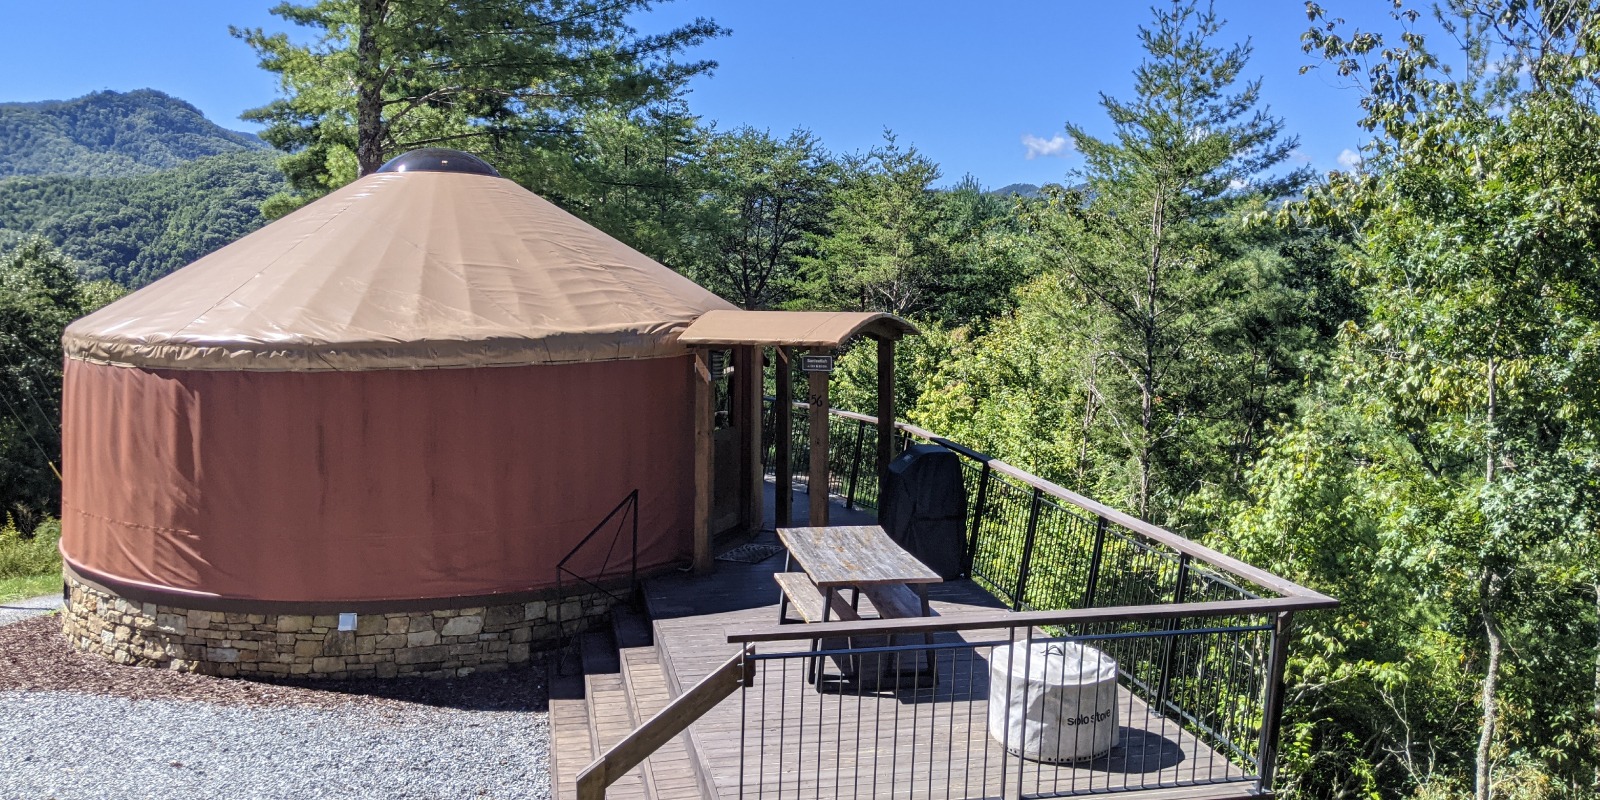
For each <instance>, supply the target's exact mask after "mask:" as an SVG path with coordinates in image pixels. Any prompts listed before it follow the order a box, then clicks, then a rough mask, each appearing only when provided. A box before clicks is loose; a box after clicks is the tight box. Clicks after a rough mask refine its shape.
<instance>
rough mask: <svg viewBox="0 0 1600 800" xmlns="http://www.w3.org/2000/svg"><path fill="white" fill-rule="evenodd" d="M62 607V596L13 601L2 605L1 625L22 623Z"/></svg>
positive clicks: (54, 595) (50, 595) (55, 595)
mask: <svg viewBox="0 0 1600 800" xmlns="http://www.w3.org/2000/svg"><path fill="white" fill-rule="evenodd" d="M60 607H61V595H59V594H47V595H43V596H41V597H30V598H28V599H26V600H12V601H11V602H9V603H0V625H7V624H10V623H12V622H21V621H23V620H25V619H27V618H29V617H36V616H38V615H40V614H43V613H45V612H47V611H54V610H56V609H58V608H60Z"/></svg>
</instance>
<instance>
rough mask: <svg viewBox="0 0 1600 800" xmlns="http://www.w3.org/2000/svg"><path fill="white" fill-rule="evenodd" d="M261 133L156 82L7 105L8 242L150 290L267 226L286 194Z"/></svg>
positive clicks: (4, 212)
mask: <svg viewBox="0 0 1600 800" xmlns="http://www.w3.org/2000/svg"><path fill="white" fill-rule="evenodd" d="M284 185H285V184H284V181H283V177H282V175H281V174H280V173H279V172H278V170H277V168H276V167H275V166H274V154H273V153H272V152H271V151H269V150H267V149H265V146H264V145H263V144H262V142H261V140H260V139H257V138H256V137H254V136H252V135H250V134H245V133H238V132H235V131H230V130H227V129H225V128H222V127H220V126H218V125H217V124H215V123H213V122H211V121H210V120H208V119H206V118H205V116H204V115H202V114H201V113H200V111H199V110H198V109H196V108H195V107H194V106H191V105H189V104H188V103H185V102H184V101H182V100H179V99H177V98H175V97H172V96H170V95H167V94H164V93H162V92H158V91H155V90H153V89H140V90H138V91H133V92H96V93H94V94H90V95H86V96H84V97H80V98H77V99H75V100H61V101H55V100H52V101H48V102H43V103H3V104H0V240H16V239H18V238H19V237H21V236H28V235H38V236H41V237H43V238H44V239H46V240H48V241H49V242H50V243H51V244H53V245H55V246H56V247H58V248H59V249H60V250H61V251H62V252H63V253H65V254H66V255H68V256H70V257H72V258H73V259H74V260H76V261H77V262H78V264H79V267H80V269H81V270H82V271H83V273H84V277H86V278H110V279H112V280H115V281H117V282H119V283H122V284H125V285H127V286H133V287H137V286H142V285H144V284H146V283H149V282H150V281H153V280H155V279H156V278H159V277H161V276H163V275H165V274H167V273H168V272H171V271H172V270H174V269H177V268H178V267H181V266H183V265H185V264H187V263H189V262H191V261H193V260H195V259H197V258H199V257H200V256H203V255H205V254H206V253H209V252H211V251H212V250H215V249H217V248H219V247H221V246H223V245H225V244H227V243H229V242H231V241H233V240H234V239H237V238H239V237H240V236H243V235H245V234H247V233H249V232H251V231H253V230H255V229H256V228H259V227H261V225H262V224H263V222H264V220H263V219H262V218H261V213H260V210H259V208H260V206H261V201H262V200H263V199H265V198H266V197H268V196H270V195H272V194H274V193H276V192H279V191H282V190H283V188H284Z"/></svg>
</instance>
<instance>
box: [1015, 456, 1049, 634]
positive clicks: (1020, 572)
mask: <svg viewBox="0 0 1600 800" xmlns="http://www.w3.org/2000/svg"><path fill="white" fill-rule="evenodd" d="M1043 503H1044V492H1043V491H1042V490H1040V489H1039V487H1037V486H1035V487H1033V501H1032V503H1031V504H1030V505H1029V506H1028V532H1027V538H1026V539H1024V540H1023V544H1022V561H1021V563H1019V564H1018V565H1017V595H1016V597H1015V598H1014V599H1013V601H1012V610H1013V611H1021V610H1022V606H1023V605H1024V601H1023V598H1024V597H1027V595H1028V571H1029V565H1030V563H1031V562H1032V560H1033V544H1034V538H1035V537H1036V536H1038V533H1039V509H1040V507H1041V506H1042V505H1043ZM1031 635H1032V634H1031V633H1030V636H1031Z"/></svg>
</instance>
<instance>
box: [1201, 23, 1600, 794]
mask: <svg viewBox="0 0 1600 800" xmlns="http://www.w3.org/2000/svg"><path fill="white" fill-rule="evenodd" d="M1441 12H1442V13H1441V19H1442V20H1443V21H1444V23H1445V25H1446V27H1447V28H1449V29H1450V30H1451V31H1452V32H1453V33H1454V34H1455V35H1456V37H1457V41H1459V42H1461V43H1462V45H1463V49H1462V54H1463V55H1464V56H1465V60H1466V64H1465V66H1466V69H1465V70H1463V71H1462V72H1461V74H1459V75H1456V74H1453V73H1451V72H1450V71H1447V70H1446V69H1445V68H1444V65H1443V64H1442V62H1441V60H1440V58H1439V57H1438V56H1437V55H1436V54H1435V53H1433V52H1431V51H1430V50H1429V48H1428V46H1427V42H1425V40H1424V39H1423V37H1422V36H1420V35H1419V34H1417V33H1416V32H1415V31H1414V30H1411V29H1409V28H1408V29H1406V30H1405V31H1404V32H1403V33H1402V35H1401V36H1400V41H1399V42H1397V43H1392V42H1385V41H1384V39H1383V38H1382V37H1381V36H1379V35H1377V34H1374V33H1372V32H1363V31H1353V32H1347V31H1346V30H1345V28H1344V27H1343V26H1341V25H1340V24H1339V22H1338V21H1337V20H1332V19H1328V18H1326V17H1325V16H1324V15H1323V12H1322V10H1321V9H1319V8H1317V7H1316V6H1314V5H1313V6H1311V13H1312V15H1313V18H1314V20H1315V21H1316V23H1317V24H1316V27H1314V28H1313V29H1312V30H1311V31H1310V32H1309V33H1308V35H1307V37H1306V42H1307V47H1308V49H1310V50H1314V51H1317V52H1320V53H1321V54H1323V55H1324V56H1326V57H1327V58H1328V59H1329V60H1330V62H1331V63H1332V64H1333V65H1334V67H1335V68H1336V69H1337V70H1338V71H1340V72H1341V73H1343V74H1345V75H1348V76H1352V77H1357V78H1360V79H1361V80H1362V81H1363V83H1364V85H1365V88H1366V91H1367V94H1366V97H1365V98H1364V100H1363V105H1364V107H1365V108H1366V110H1367V112H1368V115H1367V117H1366V119H1365V125H1366V126H1367V127H1368V129H1369V130H1372V131H1374V132H1375V133H1376V134H1377V137H1376V139H1375V140H1374V142H1373V143H1372V145H1371V147H1370V148H1369V150H1368V153H1367V156H1368V158H1367V161H1366V164H1365V166H1364V168H1363V169H1362V170H1361V171H1360V172H1358V173H1353V174H1342V175H1336V176H1334V177H1333V179H1332V180H1331V181H1330V183H1329V185H1328V186H1327V187H1326V189H1324V190H1322V191H1319V192H1316V193H1314V194H1313V195H1312V197H1311V199H1310V202H1309V203H1307V204H1306V205H1305V206H1303V207H1302V208H1300V209H1299V210H1298V213H1299V214H1302V215H1309V216H1312V217H1315V218H1321V219H1322V220H1324V221H1326V222H1327V223H1328V224H1330V225H1337V226H1340V227H1341V228H1343V229H1344V230H1347V231H1349V232H1350V234H1351V239H1352V242H1353V244H1354V247H1353V249H1352V250H1351V251H1350V263H1349V274H1350V276H1351V278H1352V279H1353V280H1354V282H1355V283H1356V285H1357V287H1358V295H1357V296H1358V298H1359V300H1360V302H1361V304H1362V306H1363V310H1364V314H1365V317H1366V319H1365V321H1364V322H1362V323H1361V324H1355V323H1352V324H1350V325H1348V326H1346V328H1345V330H1344V331H1343V332H1342V333H1341V335H1340V342H1339V347H1338V349H1337V351H1336V353H1335V357H1334V360H1333V364H1332V368H1331V373H1330V375H1329V376H1328V379H1327V381H1326V382H1325V384H1324V385H1322V386H1320V387H1319V388H1318V389H1317V391H1316V392H1315V393H1314V394H1313V395H1312V396H1311V397H1310V398H1309V399H1308V401H1307V404H1306V409H1305V411H1304V412H1303V414H1302V416H1301V417H1300V419H1299V420H1298V421H1297V422H1296V424H1295V425H1294V426H1292V427H1290V428H1289V429H1287V430H1286V431H1285V432H1283V434H1282V435H1280V436H1279V437H1278V439H1277V441H1276V443H1275V444H1274V445H1273V447H1272V448H1271V450H1270V453H1269V456H1268V457H1267V458H1266V459H1264V460H1263V462H1262V463H1260V464H1259V465H1257V467H1256V468H1255V471H1254V480H1253V488H1254V489H1255V490H1256V497H1257V499H1256V500H1255V502H1254V503H1252V504H1250V505H1249V506H1248V507H1247V508H1244V509H1241V510H1240V511H1239V513H1238V514H1237V519H1238V524H1237V526H1236V527H1235V530H1234V531H1233V533H1232V536H1233V537H1235V540H1236V542H1235V546H1236V547H1237V549H1238V550H1239V551H1240V552H1242V553H1245V554H1247V555H1251V556H1255V557H1259V558H1260V560H1261V562H1262V563H1264V564H1267V565H1270V566H1271V567H1272V568H1275V569H1282V570H1284V571H1285V572H1288V573H1290V574H1292V575H1301V576H1305V579H1306V580H1309V581H1310V582H1311V583H1312V585H1317V586H1320V587H1323V588H1325V589H1327V590H1330V591H1332V592H1333V593H1334V594H1337V595H1339V596H1341V597H1344V598H1346V600H1347V605H1346V609H1347V610H1346V611H1343V612H1340V614H1339V615H1338V616H1335V617H1323V618H1318V619H1317V620H1316V621H1315V622H1314V623H1312V629H1311V630H1310V631H1308V632H1307V635H1305V636H1300V637H1297V641H1301V642H1304V643H1305V646H1302V647H1300V648H1299V650H1298V651H1297V654H1296V658H1295V666H1294V669H1295V670H1296V671H1297V672H1299V674H1300V676H1301V677H1302V679H1303V680H1305V681H1306V683H1305V686H1306V689H1305V691H1304V692H1303V694H1302V695H1301V696H1300V697H1299V698H1298V702H1296V703H1292V704H1291V705H1290V707H1289V713H1290V731H1291V733H1290V735H1289V739H1290V741H1292V742H1296V743H1298V746H1299V747H1298V752H1299V755H1298V756H1297V757H1296V763H1295V769H1296V770H1298V771H1299V775H1298V778H1297V781H1296V784H1297V788H1298V789H1299V790H1300V791H1302V792H1304V793H1307V794H1315V795H1322V794H1325V793H1326V790H1325V787H1327V786H1329V785H1335V784H1336V783H1339V782H1342V781H1341V780H1340V773H1339V772H1338V769H1339V767H1340V766H1343V767H1344V768H1345V769H1346V770H1353V771H1356V772H1362V773H1365V774H1366V775H1367V778H1366V784H1367V785H1366V786H1365V787H1353V788H1365V789H1366V790H1369V791H1381V792H1382V793H1383V794H1385V795H1388V796H1396V797H1398V796H1404V795H1407V794H1411V793H1412V792H1423V793H1429V794H1436V795H1444V794H1454V793H1466V792H1468V791H1470V792H1471V793H1472V794H1473V795H1474V796H1475V797H1476V798H1478V799H1479V800H1488V799H1489V798H1491V797H1493V796H1495V795H1502V796H1504V795H1511V796H1522V797H1558V796H1574V797H1576V796H1593V795H1594V793H1595V792H1597V791H1600V718H1597V715H1596V708H1597V707H1600V673H1597V672H1596V665H1597V664H1600V661H1597V657H1600V609H1597V607H1596V604H1597V601H1600V593H1597V592H1596V591H1595V586H1596V585H1597V580H1596V575H1597V564H1600V559H1597V555H1600V553H1597V552H1596V545H1595V527H1596V512H1597V503H1600V491H1597V490H1600V396H1597V395H1596V391H1597V390H1596V386H1597V383H1596V379H1597V378H1600V373H1597V370H1600V356H1597V350H1596V347H1595V344H1596V342H1600V293H1597V292H1596V290H1595V287H1596V282H1597V278H1600V258H1597V249H1596V242H1597V241H1600V188H1597V187H1600V153H1597V151H1596V149H1595V147H1594V146H1593V142H1594V136H1595V131H1597V130H1600V115H1597V113H1596V110H1595V105H1594V88H1595V83H1594V74H1595V70H1594V67H1593V65H1592V61H1591V56H1590V55H1589V54H1591V53H1593V52H1596V46H1597V45H1600V39H1597V36H1600V24H1597V23H1600V10H1597V9H1594V8H1593V7H1590V6H1585V5H1583V4H1573V3H1565V2H1547V3H1523V2H1516V1H1515V0H1507V2H1499V1H1498V0H1489V1H1488V2H1465V1H1463V2H1459V3H1456V2H1452V3H1450V4H1449V5H1448V6H1446V7H1445V8H1443V9H1441ZM1417 16H1418V14H1417V13H1416V12H1413V11H1408V10H1405V9H1402V10H1400V11H1399V12H1397V18H1398V19H1399V20H1400V21H1402V22H1403V23H1409V22H1411V21H1414V20H1415V19H1416V18H1417ZM1530 42H1538V43H1539V45H1538V46H1537V47H1536V48H1532V47H1530V46H1529V43H1530ZM1508 67H1510V69H1509V72H1510V73H1512V74H1513V75H1515V76H1517V77H1511V78H1508V77H1506V75H1507V72H1508ZM1308 573H1309V574H1308ZM1350 598H1360V599H1361V600H1362V601H1363V602H1362V603H1361V605H1359V606H1358V605H1355V604H1351V603H1349V602H1348V601H1349V599H1350ZM1358 609H1359V612H1358ZM1330 712H1331V713H1330ZM1343 774H1344V775H1349V774H1350V772H1349V771H1346V772H1344V773H1343Z"/></svg>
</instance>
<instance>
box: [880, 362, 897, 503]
mask: <svg viewBox="0 0 1600 800" xmlns="http://www.w3.org/2000/svg"><path fill="white" fill-rule="evenodd" d="M894 436H895V430H894V340H893V339H889V338H883V339H879V340H878V503H879V504H880V505H879V508H882V507H883V506H882V503H883V493H884V490H885V489H887V488H888V484H889V462H890V461H893V460H894Z"/></svg>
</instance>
